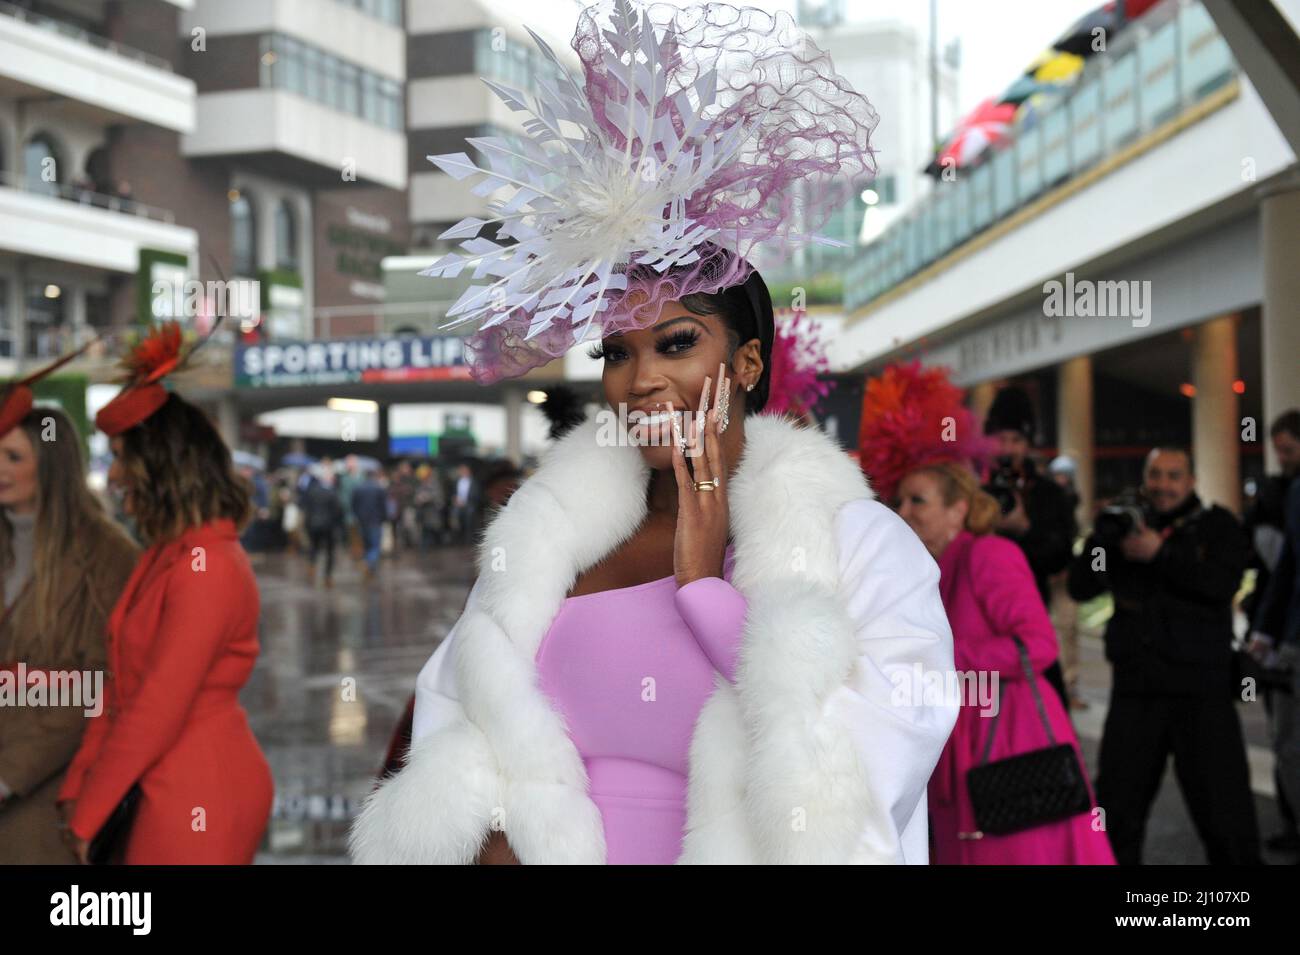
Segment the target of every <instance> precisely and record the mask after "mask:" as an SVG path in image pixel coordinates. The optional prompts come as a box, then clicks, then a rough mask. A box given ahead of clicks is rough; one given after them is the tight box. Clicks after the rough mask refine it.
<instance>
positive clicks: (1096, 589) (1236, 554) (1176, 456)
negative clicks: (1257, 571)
mask: <svg viewBox="0 0 1300 955" xmlns="http://www.w3.org/2000/svg"><path fill="white" fill-rule="evenodd" d="M1195 483H1196V481H1195V477H1194V473H1193V470H1192V458H1191V454H1190V453H1189V452H1188V451H1186V450H1185V449H1182V448H1155V449H1153V450H1152V451H1151V453H1150V454H1148V455H1147V459H1146V464H1145V467H1144V471H1143V485H1142V496H1141V499H1135V498H1130V499H1128V500H1126V501H1122V502H1120V503H1118V504H1116V505H1113V506H1112V507H1108V508H1106V509H1105V510H1104V511H1103V512H1102V513H1101V514H1100V515H1099V516H1098V518H1097V521H1096V526H1095V528H1094V529H1093V533H1092V534H1091V535H1090V536H1089V538H1088V540H1087V542H1086V544H1085V546H1084V549H1083V552H1082V553H1081V554H1080V555H1079V556H1077V557H1075V558H1074V560H1073V561H1072V562H1071V564H1070V579H1069V589H1070V596H1071V597H1073V598H1074V599H1075V600H1079V601H1084V600H1090V599H1091V598H1093V597H1095V596H1097V595H1098V594H1100V593H1102V592H1104V591H1107V590H1109V591H1111V592H1112V593H1113V594H1114V599H1115V612H1114V615H1113V616H1112V617H1111V619H1110V622H1109V623H1108V624H1107V626H1106V659H1107V660H1109V661H1110V663H1111V666H1112V671H1113V682H1112V685H1111V697H1110V709H1109V711H1108V713H1107V714H1106V726H1105V729H1104V730H1103V732H1102V741H1101V755H1100V760H1099V763H1100V765H1099V773H1098V778H1097V801H1098V804H1099V805H1101V806H1102V807H1104V808H1105V810H1106V813H1107V819H1106V827H1107V831H1108V832H1109V834H1110V841H1111V845H1112V846H1113V847H1114V850H1115V858H1116V859H1117V860H1118V861H1119V863H1120V864H1121V865H1136V864H1139V863H1140V862H1141V859H1142V842H1143V838H1144V836H1145V832H1146V820H1147V815H1148V813H1149V811H1150V808H1151V803H1152V801H1153V800H1154V799H1155V796H1156V793H1157V792H1158V791H1159V789H1160V780H1161V777H1162V776H1163V775H1164V771H1165V762H1166V760H1167V759H1168V757H1169V754H1170V753H1171V752H1172V753H1173V757H1174V772H1175V774H1176V775H1177V778H1178V785H1179V788H1180V789H1181V790H1182V793H1183V798H1184V800H1185V801H1186V803H1187V808H1188V811H1189V812H1190V813H1191V816H1192V820H1193V822H1194V823H1195V825H1196V829H1197V832H1198V833H1199V835H1200V837H1201V840H1202V842H1203V843H1204V845H1205V851H1206V856H1207V859H1208V861H1209V863H1210V864H1211V865H1245V864H1256V863H1258V862H1259V861H1260V858H1259V835H1258V830H1257V829H1256V824H1255V803H1254V800H1253V798H1252V796H1251V792H1250V771H1249V768H1248V765H1247V762H1246V747H1245V742H1244V740H1243V739H1242V732H1241V723H1240V721H1239V720H1238V718H1237V710H1236V707H1235V703H1236V692H1237V688H1236V686H1235V683H1234V670H1233V656H1232V640H1233V630H1232V599H1233V596H1234V595H1235V594H1236V592H1237V587H1238V585H1239V584H1240V582H1241V576H1242V572H1243V570H1244V569H1245V566H1246V559H1247V549H1246V539H1245V535H1244V534H1243V532H1242V529H1241V525H1240V524H1239V523H1238V521H1237V519H1236V518H1235V517H1234V516H1233V515H1232V514H1231V513H1230V512H1229V511H1227V510H1225V509H1224V508H1222V507H1219V506H1218V505H1213V506H1210V507H1205V506H1204V505H1203V504H1202V503H1201V500H1200V498H1199V497H1197V495H1196V493H1195V490H1194V488H1195Z"/></svg>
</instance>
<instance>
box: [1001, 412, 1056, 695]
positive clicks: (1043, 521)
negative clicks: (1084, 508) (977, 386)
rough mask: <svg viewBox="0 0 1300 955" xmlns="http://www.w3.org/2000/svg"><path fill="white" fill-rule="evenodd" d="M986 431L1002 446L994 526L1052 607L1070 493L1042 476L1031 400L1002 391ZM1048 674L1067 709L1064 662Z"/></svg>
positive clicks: (1045, 674) (1053, 666) (1049, 669)
mask: <svg viewBox="0 0 1300 955" xmlns="http://www.w3.org/2000/svg"><path fill="white" fill-rule="evenodd" d="M984 433H985V434H986V435H991V436H993V437H994V438H996V439H997V442H998V459H997V463H996V466H995V467H994V469H993V471H992V473H991V474H990V475H989V479H988V482H987V483H986V484H985V486H984V490H985V491H987V492H988V493H989V494H990V495H992V496H993V498H994V499H995V500H996V501H997V502H998V504H999V506H1000V507H1001V508H1002V513H1001V516H1000V517H999V518H998V521H997V523H996V524H995V525H994V527H995V529H996V530H997V532H998V533H999V534H1001V535H1002V536H1003V537H1006V538H1008V539H1009V540H1011V541H1013V542H1015V544H1016V545H1017V546H1018V547H1019V548H1020V549H1021V551H1023V552H1024V555H1025V559H1026V560H1027V561H1028V562H1029V569H1030V571H1032V572H1033V575H1034V584H1035V585H1036V586H1037V588H1038V595H1039V597H1041V598H1042V601H1043V606H1044V607H1048V608H1050V607H1051V606H1052V590H1051V577H1052V575H1053V574H1057V573H1059V572H1061V571H1062V570H1064V569H1065V568H1066V566H1067V565H1068V564H1069V562H1070V555H1071V553H1072V549H1073V546H1074V538H1075V536H1076V535H1077V533H1078V524H1077V522H1076V521H1075V519H1074V508H1073V507H1072V506H1071V504H1070V500H1069V498H1068V497H1067V496H1066V494H1065V491H1064V490H1063V489H1062V488H1061V486H1060V485H1059V484H1057V483H1056V482H1055V481H1053V480H1051V479H1049V478H1047V477H1044V476H1041V475H1039V473H1038V469H1037V468H1035V467H1034V462H1033V461H1032V460H1031V459H1030V457H1029V449H1030V443H1031V441H1032V440H1033V436H1034V409H1033V405H1032V404H1031V403H1030V401H1029V396H1028V395H1027V394H1025V392H1024V391H1023V390H1021V389H1020V388H1016V387H1014V386H1012V387H1008V388H1003V389H1002V390H1001V391H999V392H998V393H997V395H996V396H995V397H994V399H993V405H992V406H991V407H990V408H989V413H988V417H987V418H985V419H984ZM1043 675H1044V676H1045V677H1046V678H1047V679H1048V681H1049V682H1050V683H1051V684H1052V686H1053V687H1055V689H1056V692H1057V694H1058V695H1059V696H1060V697H1061V702H1062V703H1063V704H1064V705H1065V707H1066V709H1067V710H1068V709H1069V708H1070V696H1069V694H1068V693H1067V692H1066V688H1065V680H1064V678H1063V676H1062V674H1061V664H1060V661H1059V660H1057V661H1056V662H1054V663H1052V665H1051V666H1049V667H1048V668H1047V669H1046V670H1045V671H1044V673H1043Z"/></svg>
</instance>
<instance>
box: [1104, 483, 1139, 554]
mask: <svg viewBox="0 0 1300 955" xmlns="http://www.w3.org/2000/svg"><path fill="white" fill-rule="evenodd" d="M1146 523H1147V508H1146V502H1145V501H1143V500H1142V498H1141V497H1140V496H1139V495H1138V494H1137V492H1136V491H1125V492H1124V493H1123V494H1121V495H1119V496H1118V497H1117V498H1115V500H1114V501H1112V502H1111V503H1110V504H1108V505H1106V506H1105V507H1103V508H1102V509H1101V512H1100V513H1099V514H1098V515H1097V520H1096V522H1095V523H1094V524H1093V527H1092V536H1093V537H1094V538H1096V540H1097V543H1098V544H1100V545H1101V546H1102V547H1105V548H1111V547H1118V546H1119V544H1120V541H1122V540H1123V539H1124V538H1125V537H1128V535H1129V534H1132V533H1133V532H1134V531H1138V530H1141V529H1142V528H1143V527H1145V526H1146Z"/></svg>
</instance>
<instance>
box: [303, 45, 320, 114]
mask: <svg viewBox="0 0 1300 955" xmlns="http://www.w3.org/2000/svg"><path fill="white" fill-rule="evenodd" d="M302 54H303V55H302V62H303V73H304V74H305V76H306V82H304V84H303V90H302V92H303V95H304V96H306V97H307V98H308V99H314V100H316V102H318V103H319V102H320V101H321V98H322V97H323V96H324V85H323V84H322V82H321V79H322V77H321V52H320V51H319V50H316V49H313V48H312V47H306V48H304V49H303V51H302Z"/></svg>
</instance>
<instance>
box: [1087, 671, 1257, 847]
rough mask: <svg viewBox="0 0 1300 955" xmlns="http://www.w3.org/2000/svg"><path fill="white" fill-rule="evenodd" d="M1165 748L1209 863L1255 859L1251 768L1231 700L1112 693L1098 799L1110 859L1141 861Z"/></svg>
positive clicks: (1099, 772) (1160, 776)
mask: <svg viewBox="0 0 1300 955" xmlns="http://www.w3.org/2000/svg"><path fill="white" fill-rule="evenodd" d="M1170 755H1172V756H1173V757H1174V773H1175V775H1176V777H1177V779H1178V788H1179V789H1181V790H1182V793H1183V800H1184V801H1185V802H1186V803H1187V809H1188V812H1189V813H1190V814H1191V817H1192V823H1193V824H1194V825H1195V826H1196V831H1197V834H1198V835H1199V836H1200V837H1201V842H1202V843H1204V845H1205V854H1206V858H1207V861H1208V862H1209V864H1210V865H1255V864H1258V863H1259V862H1260V855H1259V828H1258V826H1257V824H1256V821H1255V801H1254V798H1253V797H1252V795H1251V792H1250V768H1249V765H1248V764H1247V762H1246V744H1245V740H1244V739H1243V738H1242V734H1241V721H1240V720H1239V719H1238V718H1237V710H1236V707H1235V706H1234V705H1233V703H1232V700H1231V699H1226V700H1224V699H1217V698H1214V699H1207V698H1206V697H1197V696H1154V695H1152V696H1138V695H1127V694H1126V695H1116V694H1113V693H1112V694H1111V700H1110V710H1109V712H1108V713H1107V714H1106V728H1105V730H1104V731H1103V733H1102V740H1101V756H1100V759H1099V766H1098V775H1097V802H1098V804H1099V805H1100V806H1101V808H1102V809H1103V810H1104V811H1105V813H1106V816H1105V819H1106V831H1107V834H1108V835H1109V836H1110V844H1111V847H1112V848H1113V849H1114V850H1115V859H1116V861H1118V862H1119V864H1120V865H1139V864H1141V862H1142V843H1143V840H1144V838H1145V836H1146V827H1147V816H1148V814H1149V813H1150V811H1151V804H1152V802H1153V801H1154V800H1155V797H1156V793H1157V792H1158V791H1159V789H1160V780H1161V778H1162V777H1163V776H1164V773H1165V764H1166V762H1167V761H1168V758H1169V756H1170Z"/></svg>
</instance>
